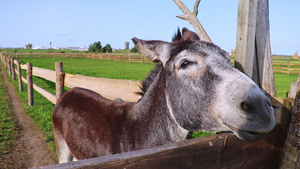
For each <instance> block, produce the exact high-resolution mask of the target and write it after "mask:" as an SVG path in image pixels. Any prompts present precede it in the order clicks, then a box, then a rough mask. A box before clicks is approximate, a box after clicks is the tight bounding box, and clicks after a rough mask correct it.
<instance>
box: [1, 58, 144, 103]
mask: <svg viewBox="0 0 300 169" xmlns="http://www.w3.org/2000/svg"><path fill="white" fill-rule="evenodd" d="M1 60H2V62H3V63H4V65H5V67H6V69H7V70H8V72H9V75H11V76H12V78H13V79H16V74H17V76H18V82H19V90H20V91H22V90H23V87H22V86H23V85H22V81H23V82H24V83H26V84H27V85H28V104H29V105H33V101H34V100H33V92H32V91H33V89H35V90H36V91H37V92H38V93H40V94H41V95H43V96H44V97H45V98H46V99H48V100H49V101H51V102H52V103H53V104H55V103H56V100H57V99H58V98H59V96H60V95H61V94H62V93H63V92H62V91H63V87H64V86H66V87H69V88H73V87H82V88H86V89H90V90H92V91H95V92H97V93H99V94H101V95H103V96H104V97H107V98H109V99H116V98H121V99H123V100H125V101H137V100H138V99H139V98H140V96H138V95H136V94H135V92H136V91H139V90H140V89H139V83H140V82H139V81H133V80H119V79H107V78H96V77H89V76H82V75H72V74H68V73H64V72H63V64H62V63H61V62H56V65H55V68H56V70H55V71H53V70H48V69H44V68H39V67H34V66H32V65H31V63H27V64H24V65H21V64H20V62H19V61H17V60H14V59H13V58H12V57H5V56H4V55H1ZM15 65H16V67H17V69H15ZM21 69H24V70H26V72H27V73H26V74H27V76H26V78H25V77H24V76H22V74H21ZM32 76H37V77H41V78H44V79H46V80H49V81H51V82H54V83H56V94H55V95H54V94H52V93H50V92H48V91H46V90H45V89H43V88H41V87H39V86H37V85H36V84H34V83H33V82H32Z"/></svg>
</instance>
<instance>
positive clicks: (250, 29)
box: [235, 0, 258, 77]
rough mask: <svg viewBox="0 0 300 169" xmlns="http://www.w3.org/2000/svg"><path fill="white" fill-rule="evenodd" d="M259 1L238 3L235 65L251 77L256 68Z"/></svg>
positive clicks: (240, 0)
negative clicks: (256, 31) (256, 32)
mask: <svg viewBox="0 0 300 169" xmlns="http://www.w3.org/2000/svg"><path fill="white" fill-rule="evenodd" d="M257 1H258V0H251V1H243V0H239V3H238V23H237V24H238V25H237V37H236V50H235V59H236V63H235V66H236V68H238V69H239V70H240V71H242V72H244V73H246V74H247V75H248V76H249V77H252V75H253V69H254V67H253V63H254V58H255V30H256V14H257Z"/></svg>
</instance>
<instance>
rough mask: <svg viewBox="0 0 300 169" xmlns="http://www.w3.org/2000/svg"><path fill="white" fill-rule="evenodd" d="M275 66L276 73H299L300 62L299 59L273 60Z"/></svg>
mask: <svg viewBox="0 0 300 169" xmlns="http://www.w3.org/2000/svg"><path fill="white" fill-rule="evenodd" d="M295 67H296V68H295ZM273 68H274V72H276V73H285V74H288V75H290V74H299V72H300V62H299V61H283V60H280V61H278V60H273Z"/></svg>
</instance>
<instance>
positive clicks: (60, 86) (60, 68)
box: [55, 62, 65, 102]
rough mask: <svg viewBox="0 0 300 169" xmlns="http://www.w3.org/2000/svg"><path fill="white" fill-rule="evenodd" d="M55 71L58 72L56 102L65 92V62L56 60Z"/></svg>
mask: <svg viewBox="0 0 300 169" xmlns="http://www.w3.org/2000/svg"><path fill="white" fill-rule="evenodd" d="M55 72H56V84H55V87H56V102H57V101H58V99H59V98H60V96H61V95H62V94H63V93H64V80H65V73H64V71H63V63H62V62H55Z"/></svg>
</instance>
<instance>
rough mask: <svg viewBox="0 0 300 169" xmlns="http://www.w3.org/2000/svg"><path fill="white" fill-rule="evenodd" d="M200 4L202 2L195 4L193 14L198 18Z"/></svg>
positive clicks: (199, 0) (198, 1)
mask: <svg viewBox="0 0 300 169" xmlns="http://www.w3.org/2000/svg"><path fill="white" fill-rule="evenodd" d="M200 2H201V0H197V1H196V2H195V5H194V11H193V14H194V15H196V16H197V15H198V6H199V4H200Z"/></svg>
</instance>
